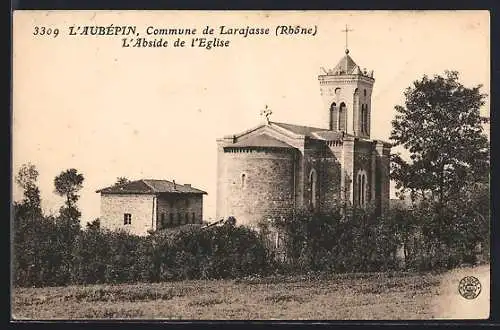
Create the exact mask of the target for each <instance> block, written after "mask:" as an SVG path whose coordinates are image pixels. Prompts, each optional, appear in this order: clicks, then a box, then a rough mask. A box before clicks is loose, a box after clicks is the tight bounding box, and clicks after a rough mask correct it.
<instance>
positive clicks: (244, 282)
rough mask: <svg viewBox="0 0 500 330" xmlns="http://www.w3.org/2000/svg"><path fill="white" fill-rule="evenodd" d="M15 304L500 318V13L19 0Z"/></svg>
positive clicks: (216, 315)
mask: <svg viewBox="0 0 500 330" xmlns="http://www.w3.org/2000/svg"><path fill="white" fill-rule="evenodd" d="M12 95H13V108H12V151H13V152H12V171H13V173H12V178H13V179H12V219H11V235H12V248H11V253H12V260H11V274H12V283H11V285H12V291H11V292H12V296H11V302H12V303H11V311H12V320H14V321H20V320H56V319H57V320H68V319H71V320H101V319H116V320H122V319H141V320H162V321H171V320H326V321H327V320H414V319H418V320H433V319H453V320H460V319H482V320H485V319H488V317H489V315H490V199H489V198H490V197H489V196H490V193H489V175H490V173H489V164H490V153H489V144H490V134H489V131H490V126H489V116H490V115H489V106H490V15H489V12H488V11H480V10H478V11H30V10H18V11H14V13H13V92H12Z"/></svg>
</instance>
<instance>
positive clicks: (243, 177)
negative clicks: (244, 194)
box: [241, 173, 247, 188]
mask: <svg viewBox="0 0 500 330" xmlns="http://www.w3.org/2000/svg"><path fill="white" fill-rule="evenodd" d="M246 179H247V175H246V174H245V173H242V174H241V188H245V184H246Z"/></svg>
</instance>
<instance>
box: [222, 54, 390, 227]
mask: <svg viewBox="0 0 500 330" xmlns="http://www.w3.org/2000/svg"><path fill="white" fill-rule="evenodd" d="M318 82H319V87H320V94H321V97H322V99H323V104H324V106H323V108H322V109H318V110H317V111H321V118H323V123H324V124H323V126H324V127H309V126H302V125H296V124H289V123H279V122H273V121H270V120H269V116H268V115H269V113H267V114H266V119H267V120H266V123H264V124H262V125H260V126H258V127H254V128H251V129H249V130H247V131H245V132H241V133H237V134H234V135H230V136H225V137H223V138H220V139H218V140H217V146H218V158H217V204H216V213H217V218H226V217H228V216H234V217H235V218H236V219H237V222H238V224H242V225H248V226H255V225H257V223H258V222H259V221H261V220H264V219H266V218H268V217H270V216H279V215H282V214H284V213H285V212H288V211H290V210H292V209H294V208H295V209H297V208H309V209H312V210H316V211H328V209H329V208H333V207H334V206H336V205H339V203H340V202H342V203H343V202H347V203H350V204H351V205H353V206H354V207H361V208H364V207H366V206H367V205H369V204H372V205H374V206H375V207H376V210H377V212H379V213H380V212H383V211H384V210H385V209H387V208H388V205H389V155H390V150H391V145H390V144H389V143H387V142H383V141H380V140H372V139H371V138H370V131H371V123H372V107H371V96H372V89H373V85H374V82H375V79H374V77H373V71H370V72H368V71H367V70H366V69H361V68H360V67H359V66H358V65H357V64H356V63H355V62H354V60H353V59H352V58H351V56H350V55H349V50H348V49H347V47H346V51H345V56H343V57H342V58H341V60H340V61H339V62H338V64H337V65H336V66H335V67H334V68H333V69H331V70H326V69H323V72H322V73H321V74H320V75H319V76H318Z"/></svg>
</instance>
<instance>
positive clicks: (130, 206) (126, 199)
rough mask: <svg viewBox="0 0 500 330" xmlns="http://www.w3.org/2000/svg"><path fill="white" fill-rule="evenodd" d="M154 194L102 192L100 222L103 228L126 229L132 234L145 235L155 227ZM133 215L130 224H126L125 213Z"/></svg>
mask: <svg viewBox="0 0 500 330" xmlns="http://www.w3.org/2000/svg"><path fill="white" fill-rule="evenodd" d="M153 199H154V195H143V194H126V195H125V194H101V216H100V222H101V226H102V227H103V228H107V229H110V230H116V229H124V230H126V231H128V232H130V233H131V234H136V235H145V234H147V232H148V230H150V229H153V219H154V213H155V212H154V201H153ZM125 213H129V214H131V216H132V221H131V224H130V225H125V224H124V214H125Z"/></svg>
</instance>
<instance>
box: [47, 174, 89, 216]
mask: <svg viewBox="0 0 500 330" xmlns="http://www.w3.org/2000/svg"><path fill="white" fill-rule="evenodd" d="M83 180H84V178H83V175H82V174H79V173H78V171H77V170H76V169H74V168H72V169H69V170H66V171H63V172H61V174H59V175H58V176H56V178H55V179H54V186H55V192H56V193H57V194H58V195H59V196H63V197H66V206H67V207H68V208H70V207H75V203H76V202H77V201H78V198H79V197H80V196H78V195H77V192H78V191H79V190H80V189H82V184H83Z"/></svg>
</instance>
